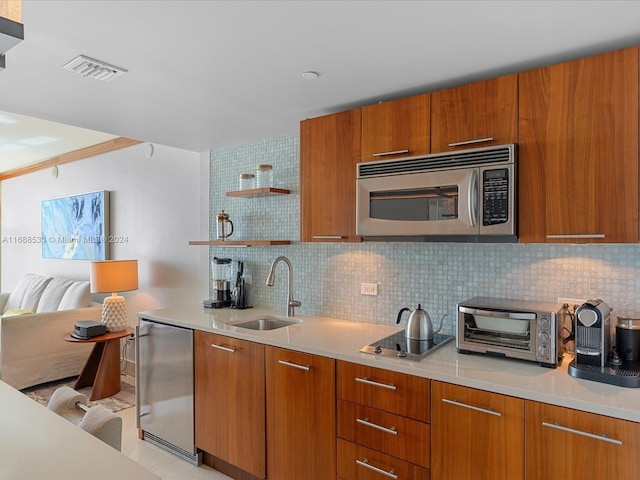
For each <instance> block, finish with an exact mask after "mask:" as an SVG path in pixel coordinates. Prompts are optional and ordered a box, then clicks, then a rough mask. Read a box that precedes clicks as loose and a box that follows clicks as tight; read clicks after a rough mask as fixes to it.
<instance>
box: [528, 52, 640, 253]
mask: <svg viewBox="0 0 640 480" xmlns="http://www.w3.org/2000/svg"><path fill="white" fill-rule="evenodd" d="M638 51H639V49H638V47H634V48H629V49H625V50H619V51H615V52H611V53H606V54H602V55H597V56H593V57H587V58H583V59H579V60H575V61H570V62H565V63H561V64H558V65H552V66H549V67H544V68H539V69H535V70H530V71H528V72H524V73H522V74H520V78H519V84H520V87H519V88H520V92H519V98H520V107H519V110H520V140H519V172H520V173H519V184H518V188H519V238H520V241H521V242H571V243H577V242H583V243H585V242H587V243H591V242H601V243H618V242H627V243H628V242H633V243H635V242H638V238H639V237H638V228H639V227H638V209H639V205H638Z"/></svg>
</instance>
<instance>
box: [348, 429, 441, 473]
mask: <svg viewBox="0 0 640 480" xmlns="http://www.w3.org/2000/svg"><path fill="white" fill-rule="evenodd" d="M386 478H396V479H397V480H429V470H428V469H426V468H422V467H419V466H417V465H413V464H411V463H409V462H403V461H402V460H399V459H398V458H396V457H392V456H390V455H386V454H384V453H381V452H378V451H376V450H372V449H370V448H366V447H363V446H360V445H356V444H355V443H351V442H347V441H346V440H341V439H338V479H339V480H384V479H386Z"/></svg>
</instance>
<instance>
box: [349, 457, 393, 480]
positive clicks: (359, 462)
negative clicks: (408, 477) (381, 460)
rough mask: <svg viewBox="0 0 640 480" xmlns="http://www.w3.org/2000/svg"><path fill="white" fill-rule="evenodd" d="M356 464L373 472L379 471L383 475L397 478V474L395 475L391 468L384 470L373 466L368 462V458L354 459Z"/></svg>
mask: <svg viewBox="0 0 640 480" xmlns="http://www.w3.org/2000/svg"><path fill="white" fill-rule="evenodd" d="M356 465H360V466H361V467H364V468H368V469H369V470H373V471H374V472H377V473H380V474H382V475H384V476H385V477H389V478H394V479H396V480H397V479H398V475H396V471H395V470H394V469H393V468H392V469H391V470H389V471H388V472H387V471H386V470H382V469H381V468H378V467H374V466H373V465H371V464H370V463H369V460H368V459H366V458H365V459H364V460H358V459H356Z"/></svg>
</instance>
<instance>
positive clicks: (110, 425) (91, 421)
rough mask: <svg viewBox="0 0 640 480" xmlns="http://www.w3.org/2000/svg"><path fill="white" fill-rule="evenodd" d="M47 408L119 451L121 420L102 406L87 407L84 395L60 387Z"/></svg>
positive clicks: (69, 388)
mask: <svg viewBox="0 0 640 480" xmlns="http://www.w3.org/2000/svg"><path fill="white" fill-rule="evenodd" d="M47 408H48V409H49V410H51V411H53V412H55V413H57V414H58V415H60V416H61V417H63V418H65V419H66V420H68V421H70V422H71V423H73V424H74V425H77V426H78V427H80V428H81V429H83V430H84V431H85V432H88V433H90V434H91V435H93V436H94V437H96V438H98V439H99V440H102V441H103V442H104V443H106V444H108V445H110V446H112V447H113V448H115V449H116V450H118V451H120V450H121V448H122V418H120V417H118V416H116V415H115V414H114V413H113V412H112V411H111V410H109V409H108V408H106V407H105V406H103V405H95V406H93V407H88V406H87V397H86V395H84V394H82V393H79V392H77V391H75V390H74V389H73V388H71V387H60V388H58V389H57V390H56V391H55V392H53V395H51V398H50V399H49V403H48V405H47Z"/></svg>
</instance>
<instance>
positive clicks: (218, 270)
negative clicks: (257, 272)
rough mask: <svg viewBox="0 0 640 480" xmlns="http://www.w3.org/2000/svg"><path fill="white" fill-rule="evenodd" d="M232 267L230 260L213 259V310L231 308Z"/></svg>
mask: <svg viewBox="0 0 640 480" xmlns="http://www.w3.org/2000/svg"><path fill="white" fill-rule="evenodd" d="M232 269H233V267H232V265H231V259H230V258H218V257H213V260H212V262H211V277H212V286H213V295H212V298H211V308H224V307H229V306H230V305H231V303H232V301H231V273H232Z"/></svg>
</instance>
